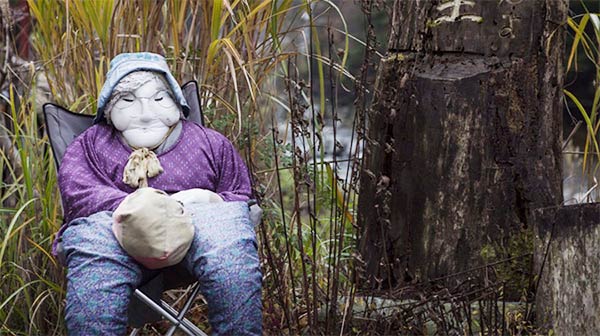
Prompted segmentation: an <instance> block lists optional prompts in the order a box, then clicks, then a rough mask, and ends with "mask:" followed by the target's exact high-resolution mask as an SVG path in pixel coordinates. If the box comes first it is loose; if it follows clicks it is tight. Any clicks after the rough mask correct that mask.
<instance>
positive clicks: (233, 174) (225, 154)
mask: <svg viewBox="0 0 600 336" xmlns="http://www.w3.org/2000/svg"><path fill="white" fill-rule="evenodd" d="M216 136H217V137H218V138H219V139H218V140H219V141H218V142H217V143H220V148H219V150H218V151H216V153H218V154H217V155H220V157H219V158H216V160H215V161H216V162H217V163H218V164H217V167H218V168H219V182H218V185H217V194H219V196H221V198H223V200H225V201H226V202H231V201H248V200H249V199H250V198H251V196H252V188H251V186H250V174H249V172H248V168H247V167H246V164H245V163H244V160H243V159H242V157H241V156H240V154H239V153H238V152H237V150H236V149H235V147H234V146H233V144H232V143H231V142H230V141H229V140H227V138H225V136H223V135H221V134H217V135H216Z"/></svg>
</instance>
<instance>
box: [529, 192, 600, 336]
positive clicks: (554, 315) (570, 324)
mask: <svg viewBox="0 0 600 336" xmlns="http://www.w3.org/2000/svg"><path fill="white" fill-rule="evenodd" d="M534 220H535V223H536V225H535V226H534V227H535V233H536V235H535V237H536V239H535V249H536V251H535V263H536V274H540V278H539V286H538V287H537V292H536V300H535V304H536V317H537V323H538V326H539V327H540V328H541V329H540V332H542V333H544V332H547V331H548V330H550V329H552V330H553V331H554V334H555V335H578V336H584V335H589V336H595V335H598V330H600V318H599V316H600V263H599V262H598V250H600V203H594V204H580V205H572V206H565V207H550V208H544V209H539V210H537V211H535V213H534Z"/></svg>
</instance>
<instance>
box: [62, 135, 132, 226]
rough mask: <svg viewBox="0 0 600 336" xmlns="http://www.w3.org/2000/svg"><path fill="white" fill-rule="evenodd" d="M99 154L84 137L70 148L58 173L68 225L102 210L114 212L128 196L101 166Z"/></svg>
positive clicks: (76, 140) (79, 138) (78, 139)
mask: <svg viewBox="0 0 600 336" xmlns="http://www.w3.org/2000/svg"><path fill="white" fill-rule="evenodd" d="M98 161H99V160H98V153H97V152H96V148H95V147H94V146H93V144H91V143H89V141H86V138H85V137H83V136H80V137H78V138H77V139H75V141H74V142H73V143H72V144H71V145H70V146H69V147H68V148H67V151H66V152H65V155H64V157H63V160H62V162H61V165H60V169H59V173H58V184H59V188H60V192H61V196H62V202H63V208H64V211H65V221H64V222H65V223H69V222H70V221H72V220H73V219H75V218H79V217H87V216H90V215H92V214H94V213H97V212H100V211H113V210H115V209H116V208H117V207H118V206H119V204H120V203H121V201H122V200H123V199H124V198H125V197H126V196H127V195H128V193H127V192H126V191H123V190H121V189H119V188H118V187H117V186H116V185H115V182H114V181H113V180H112V179H111V178H110V177H109V176H108V173H107V171H106V170H105V169H103V168H104V167H101V166H99V163H98Z"/></svg>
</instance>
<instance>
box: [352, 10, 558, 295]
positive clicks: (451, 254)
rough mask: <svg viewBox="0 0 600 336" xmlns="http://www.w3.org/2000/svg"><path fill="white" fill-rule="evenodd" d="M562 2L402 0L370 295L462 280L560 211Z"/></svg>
mask: <svg viewBox="0 0 600 336" xmlns="http://www.w3.org/2000/svg"><path fill="white" fill-rule="evenodd" d="M566 13H567V3H566V1H564V0H546V1H542V0H537V1H528V0H499V1H483V0H471V1H468V0H450V1H435V0H431V1H414V0H398V1H396V3H395V5H394V13H393V19H392V34H391V38H390V41H389V47H388V54H387V56H386V57H385V59H383V60H382V62H381V64H380V68H379V73H378V81H377V84H376V90H375V98H374V102H373V105H372V109H371V111H370V112H369V132H368V136H367V143H366V146H365V163H364V169H363V171H362V175H361V193H360V200H359V216H358V218H359V225H360V226H361V228H362V232H361V242H360V249H361V252H362V255H363V258H364V260H365V262H366V273H367V275H368V280H369V281H370V284H368V285H367V286H368V287H380V288H383V287H390V286H395V285H397V284H401V283H403V282H406V281H414V280H426V279H431V278H435V277H438V276H443V275H448V274H453V273H455V272H458V271H461V270H465V269H469V268H472V267H475V266H478V265H481V264H482V260H481V257H480V253H481V250H482V248H483V247H484V246H486V245H488V244H499V245H502V244H505V243H507V241H508V240H509V239H510V238H511V235H513V234H514V233H517V232H520V231H521V230H522V229H523V228H528V227H529V228H530V215H531V212H532V209H535V208H538V207H544V206H551V205H557V204H560V202H561V200H562V187H561V156H560V152H561V148H560V145H561V129H562V127H561V126H562V103H561V97H562V92H561V90H562V82H563V52H564V51H563V49H564V46H563V45H564V32H563V28H562V26H561V25H562V24H564V23H565V20H566Z"/></svg>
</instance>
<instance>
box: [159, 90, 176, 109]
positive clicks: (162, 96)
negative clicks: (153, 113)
mask: <svg viewBox="0 0 600 336" xmlns="http://www.w3.org/2000/svg"><path fill="white" fill-rule="evenodd" d="M154 102H155V103H156V104H158V106H160V107H162V108H171V107H173V106H175V101H174V100H173V97H171V95H170V94H169V92H167V91H159V92H157V93H156V94H155V95H154Z"/></svg>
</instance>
